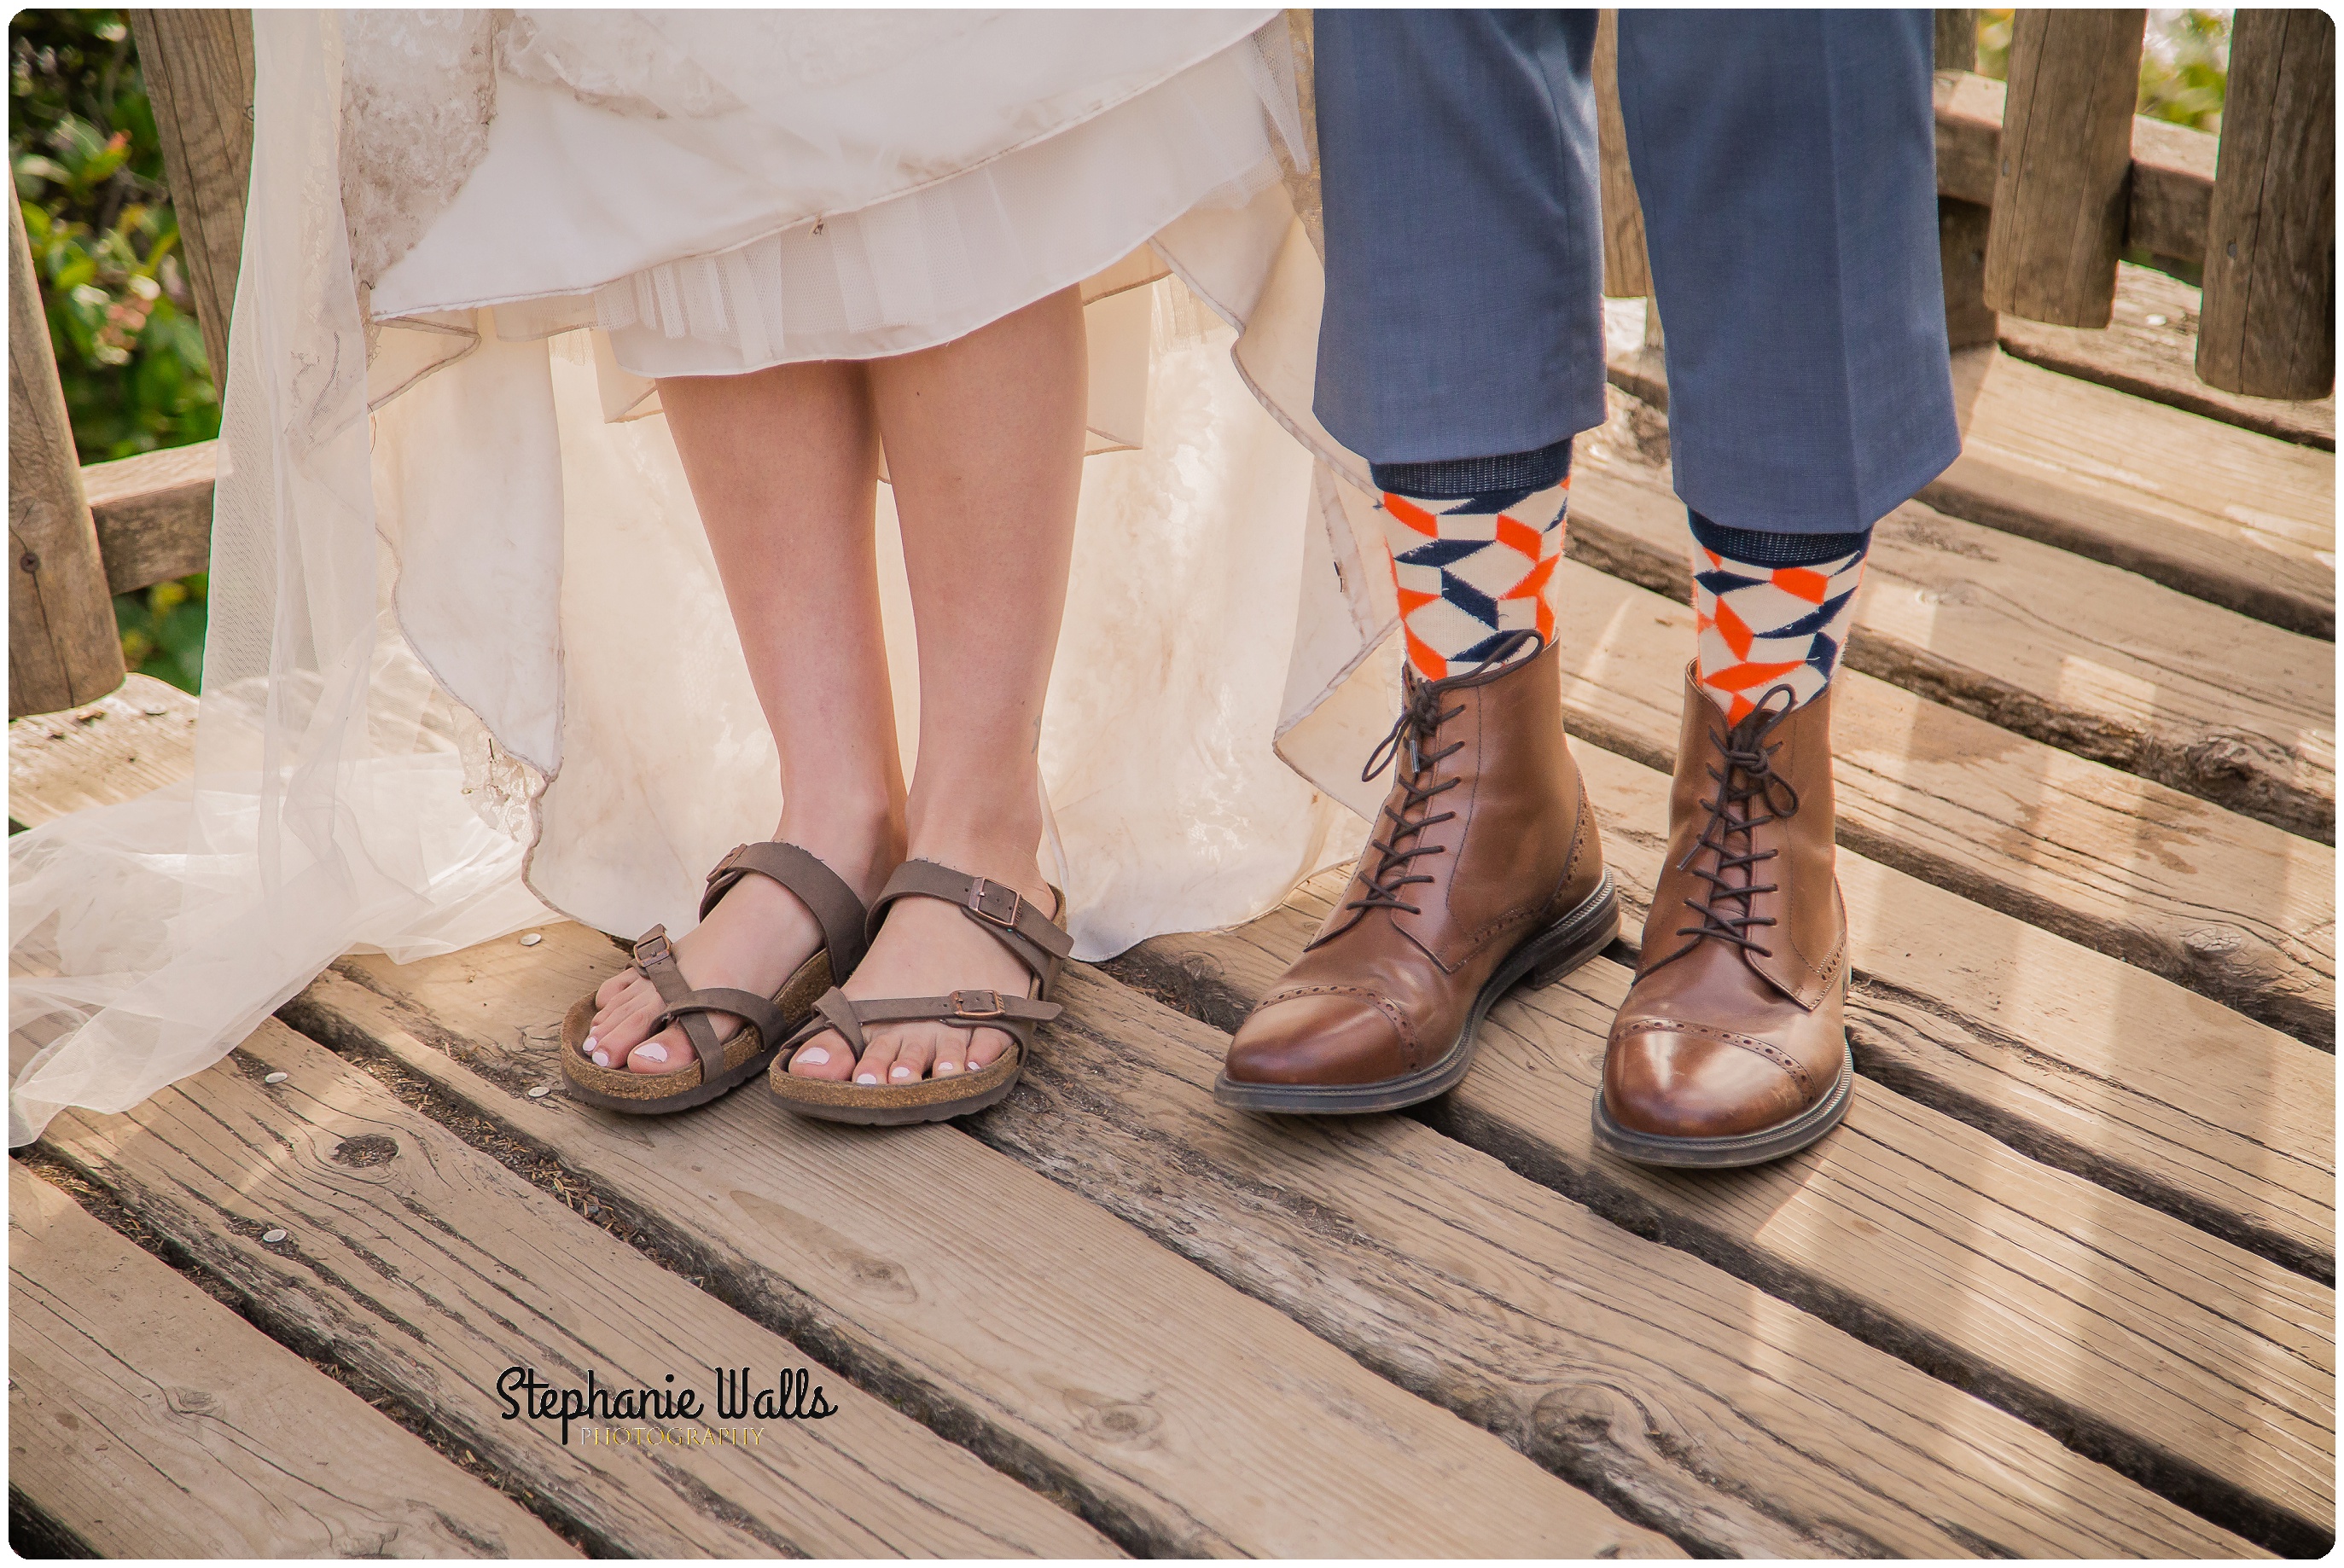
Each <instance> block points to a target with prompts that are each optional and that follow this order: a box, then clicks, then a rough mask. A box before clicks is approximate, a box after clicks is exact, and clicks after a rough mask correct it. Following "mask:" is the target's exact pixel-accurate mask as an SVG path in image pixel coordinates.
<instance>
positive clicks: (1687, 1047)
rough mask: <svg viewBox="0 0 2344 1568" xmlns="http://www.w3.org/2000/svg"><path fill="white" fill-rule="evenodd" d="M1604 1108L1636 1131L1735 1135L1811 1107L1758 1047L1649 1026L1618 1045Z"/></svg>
mask: <svg viewBox="0 0 2344 1568" xmlns="http://www.w3.org/2000/svg"><path fill="white" fill-rule="evenodd" d="M1603 1108H1604V1110H1605V1111H1607V1112H1609V1113H1610V1115H1611V1120H1612V1121H1615V1122H1617V1123H1618V1124H1619V1125H1620V1126H1622V1127H1623V1128H1625V1129H1627V1130H1628V1131H1631V1132H1641V1133H1645V1134H1647V1135H1650V1136H1652V1137H1657V1138H1733V1137H1739V1136H1742V1135H1743V1134H1745V1133H1751V1132H1757V1131H1763V1130H1765V1129H1766V1128H1769V1127H1773V1126H1774V1125H1776V1124H1777V1123H1780V1122H1783V1121H1789V1120H1790V1119H1791V1118H1792V1117H1794V1116H1796V1115H1798V1114H1799V1113H1800V1112H1801V1111H1803V1110H1805V1109H1806V1096H1805V1094H1804V1093H1803V1092H1802V1091H1801V1088H1800V1086H1799V1083H1798V1081H1796V1080H1795V1079H1793V1077H1792V1076H1791V1074H1790V1073H1788V1072H1786V1071H1784V1070H1783V1069H1782V1068H1781V1067H1778V1066H1777V1065H1775V1064H1774V1063H1773V1061H1771V1060H1767V1059H1766V1058H1765V1057H1764V1056H1762V1055H1760V1054H1759V1053H1758V1052H1756V1051H1754V1050H1748V1049H1746V1048H1744V1047H1742V1046H1737V1045H1732V1044H1729V1043H1727V1042H1725V1041H1723V1040H1712V1039H1707V1038H1704V1037H1703V1036H1701V1035H1696V1034H1690V1033H1685V1032H1682V1031H1680V1030H1673V1029H1670V1028H1668V1027H1666V1026H1665V1025H1660V1024H1645V1025H1640V1026H1636V1027H1632V1028H1630V1029H1627V1030H1623V1031H1622V1033H1621V1034H1620V1036H1619V1037H1618V1038H1617V1039H1615V1040H1613V1041H1612V1043H1611V1053H1610V1058H1609V1061H1608V1064H1607V1066H1606V1068H1605V1070H1604V1073H1603Z"/></svg>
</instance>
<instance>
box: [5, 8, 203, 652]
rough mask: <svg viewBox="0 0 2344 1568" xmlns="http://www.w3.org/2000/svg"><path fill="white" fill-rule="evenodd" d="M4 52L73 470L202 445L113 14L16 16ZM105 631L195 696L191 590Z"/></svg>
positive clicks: (154, 186)
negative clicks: (113, 631) (76, 464)
mask: <svg viewBox="0 0 2344 1568" xmlns="http://www.w3.org/2000/svg"><path fill="white" fill-rule="evenodd" d="M8 45H9V47H8V55H9V78H8V163H9V167H10V171H11V173H12V175H13V176H14V177H15V186H16V200H17V205H18V206H19V207H20V208H21V210H22V211H23V213H24V217H25V237H26V238H27V239H28V240H29V241H30V242H31V244H32V251H33V267H34V271H35V274H36V275H37V276H38V277H39V279H40V283H41V295H42V300H43V304H44V306H45V310H46V313H47V316H48V321H49V342H50V345H51V347H54V348H55V349H56V357H57V379H58V381H59V382H60V383H61V384H62V385H63V387H64V388H65V397H66V414H67V416H68V417H70V419H71V420H72V423H73V433H74V445H75V447H76V448H77V453H78V457H79V459H80V461H82V462H84V463H100V462H106V461H107V460H109V459H112V458H116V457H132V456H135V455H136V454H137V453H140V452H152V451H156V450H157V449H159V448H162V447H179V446H185V445H187V443H189V442H192V441H207V440H209V439H211V438H212V437H216V436H217V435H218V434H219V397H218V394H217V392H216V391H215V390H214V387H213V384H212V375H211V368H210V366H209V364H208V362H207V360H206V358H205V356H204V340H203V334H202V333H201V332H200V331H199V330H197V326H196V317H195V302H194V299H193V297H191V295H190V293H189V291H188V287H187V273H186V269H185V267H184V266H182V265H181V262H180V258H179V255H178V246H179V224H178V219H177V216H175V215H174V213H173V212H172V210H171V201H170V193H169V192H168V190H167V189H166V188H165V186H164V183H163V150H162V144H161V142H160V141H159V140H158V139H157V136H156V134H155V112H154V109H153V107H152V106H150V105H149V104H148V102H147V88H146V83H145V79H144V78H143V77H142V76H141V75H140V73H139V69H138V57H137V55H136V52H135V51H134V50H133V49H132V47H131V42H130V31H129V28H128V26H127V25H126V24H125V22H124V19H123V14H122V13H121V12H119V11H33V10H27V11H19V12H18V13H16V15H15V17H14V18H13V19H11V21H10V22H9V24H8ZM115 618H116V622H117V624H118V625H119V626H120V627H121V628H122V634H123V635H122V651H123V658H124V661H125V662H126V663H127V664H128V665H130V667H131V668H134V669H141V670H144V671H145V672H146V673H147V674H148V675H152V676H155V677H156V678H158V679H162V680H167V681H169V682H171V683H172V684H173V685H175V686H180V687H184V688H186V689H188V690H190V691H192V690H194V689H196V683H197V677H198V676H199V674H200V673H201V670H202V668H203V637H204V581H203V578H200V577H195V578H187V579H185V580H184V581H181V582H177V583H159V584H157V585H156V586H155V587H154V588H148V589H147V590H146V591H145V592H143V593H137V594H124V595H121V596H120V597H118V598H116V600H115Z"/></svg>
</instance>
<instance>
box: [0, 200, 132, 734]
mask: <svg viewBox="0 0 2344 1568" xmlns="http://www.w3.org/2000/svg"><path fill="white" fill-rule="evenodd" d="M8 553H9V555H10V556H11V557H12V558H14V559H15V563H16V575H15V578H12V579H10V583H9V588H8V717H9V718H11V719H19V718H22V717H23V716H24V715H25V714H27V713H55V712H56V711H57V710H58V709H65V708H78V707H80V706H81V705H82V704H83V703H85V702H95V701H96V700H97V699H99V698H101V697H104V696H105V695H106V693H107V692H109V691H112V690H113V689H115V688H116V687H117V686H120V685H121V684H122V678H123V674H124V670H123V665H122V638H121V636H120V634H119V633H117V632H116V630H115V626H114V598H113V596H112V595H111V594H109V593H107V592H106V565H105V563H104V562H103V561H101V560H100V559H99V558H98V553H97V528H96V524H94V523H92V522H91V521H90V516H89V503H88V502H87V501H86V500H85V499H84V498H83V497H82V489H81V466H80V464H79V463H78V462H76V460H75V457H74V438H73V426H72V424H71V423H70V422H69V421H68V420H67V419H66V396H65V392H64V389H63V388H61V387H59V386H58V385H57V360H56V353H55V352H54V351H53V350H52V349H51V348H50V347H49V324H48V320H47V318H46V317H44V316H43V315H42V314H41V285H40V280H39V279H38V278H36V277H35V276H34V275H33V249H32V246H31V244H30V242H29V241H28V240H27V239H26V237H25V215H24V212H23V210H22V208H20V207H19V206H17V204H16V203H15V202H13V201H12V202H10V203H9V204H8Z"/></svg>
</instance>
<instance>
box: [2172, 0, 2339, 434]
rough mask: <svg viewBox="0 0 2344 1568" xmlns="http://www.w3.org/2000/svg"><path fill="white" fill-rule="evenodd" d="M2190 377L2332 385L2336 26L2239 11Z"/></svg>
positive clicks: (2259, 391) (2321, 393) (2274, 392)
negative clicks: (2193, 374) (2194, 373)
mask: <svg viewBox="0 0 2344 1568" xmlns="http://www.w3.org/2000/svg"><path fill="white" fill-rule="evenodd" d="M2197 374H2198V376H2199V377H2201V378H2202V379H2204V380H2205V381H2207V382H2208V383H2209V384H2211V385H2213V386H2216V387H2221V388H2222V389H2223V390H2225V391H2228V392H2242V393H2245V394H2247V395H2248V396H2249V397H2295V398H2309V397H2326V396H2327V395H2328V391H2329V387H2332V386H2333V385H2335V381H2336V24H2335V22H2334V20H2333V19H2332V18H2330V17H2329V16H2328V15H2326V14H2324V13H2322V12H2319V11H2310V10H2304V11H2240V12H2238V15H2237V20H2236V21H2235V22H2234V23H2233V24H2232V31H2231V34H2230V79H2229V85H2228V95H2227V101H2226V103H2225V104H2224V106H2223V109H2222V142H2221V149H2220V154H2219V161H2218V164H2217V165H2216V168H2215V174H2214V204H2213V208H2212V211H2211V212H2210V213H2209V214H2208V216H2207V222H2206V297H2205V306H2204V310H2203V313H2202V314H2201V315H2200V317H2199V318H2198V326H2197Z"/></svg>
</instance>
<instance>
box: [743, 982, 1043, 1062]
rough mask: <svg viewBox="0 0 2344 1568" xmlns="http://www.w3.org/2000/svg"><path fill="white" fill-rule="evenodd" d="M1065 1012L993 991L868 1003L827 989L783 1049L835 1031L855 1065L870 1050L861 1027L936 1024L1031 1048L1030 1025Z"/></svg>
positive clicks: (794, 1048) (793, 1052) (792, 1049)
mask: <svg viewBox="0 0 2344 1568" xmlns="http://www.w3.org/2000/svg"><path fill="white" fill-rule="evenodd" d="M1064 1011H1065V1009H1064V1008H1062V1007H1060V1006H1059V1005H1058V1004H1057V1003H1056V1002H1054V1001H1036V1000H1032V999H1031V998H1027V997H1022V996H1003V995H1002V994H1001V993H1000V992H999V991H994V990H982V989H971V990H956V991H954V992H953V993H952V994H951V995H949V996H915V997H874V998H873V999H871V1000H868V1001H856V1000H854V998H852V997H850V996H848V995H847V994H846V993H845V992H844V991H843V990H839V989H838V987H836V986H833V987H831V988H830V989H829V990H826V991H824V992H823V993H822V1000H819V1001H817V1002H815V1003H814V1013H815V1016H814V1017H813V1018H811V1019H808V1020H806V1021H805V1023H804V1024H803V1026H801V1027H800V1028H799V1030H798V1031H797V1033H796V1034H794V1035H793V1036H791V1037H790V1040H789V1043H788V1045H787V1047H786V1048H785V1049H786V1051H787V1054H788V1056H791V1057H794V1056H795V1055H796V1054H797V1052H798V1048H799V1047H800V1046H803V1045H804V1044H805V1043H806V1042H807V1041H809V1040H813V1039H814V1038H815V1037H816V1036H818V1035H822V1034H824V1033H827V1032H828V1031H830V1030H837V1031H838V1034H839V1037H840V1038H841V1039H843V1040H845V1041H846V1043H847V1044H848V1045H849V1046H851V1047H853V1048H854V1060H857V1061H861V1060H863V1057H864V1052H865V1051H867V1050H870V1049H871V1041H870V1040H869V1038H868V1037H867V1036H865V1035H864V1032H863V1026H864V1024H866V1023H942V1024H948V1025H950V1026H952V1027H953V1028H955V1029H967V1030H978V1029H997V1030H1001V1031H1002V1032H1003V1033H1004V1034H1006V1035H1008V1036H1009V1037H1010V1038H1012V1039H1013V1040H1016V1041H1017V1043H1018V1044H1019V1045H1021V1046H1024V1047H1027V1048H1031V1047H1032V1045H1033V1043H1034V1027H1035V1025H1036V1024H1043V1023H1047V1022H1049V1021H1050V1020H1052V1019H1054V1018H1056V1017H1057V1016H1058V1015H1059V1014H1060V1013H1062V1012H1064Z"/></svg>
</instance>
